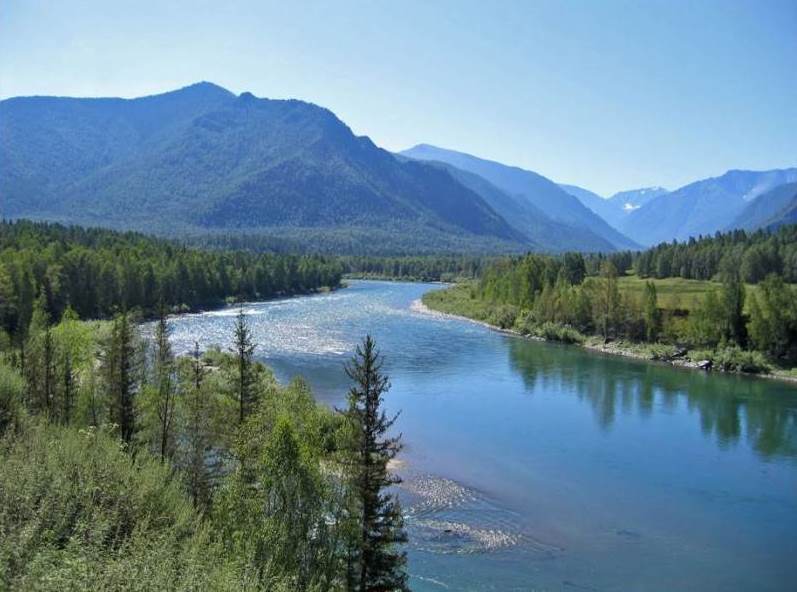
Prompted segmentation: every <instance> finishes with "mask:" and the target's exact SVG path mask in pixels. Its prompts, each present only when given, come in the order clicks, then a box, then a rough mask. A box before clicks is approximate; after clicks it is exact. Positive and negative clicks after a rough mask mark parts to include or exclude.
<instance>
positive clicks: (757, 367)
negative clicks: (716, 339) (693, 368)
mask: <svg viewBox="0 0 797 592" xmlns="http://www.w3.org/2000/svg"><path fill="white" fill-rule="evenodd" d="M689 359H690V360H691V361H693V362H700V361H703V360H708V361H710V362H711V363H712V365H713V366H714V367H715V368H716V369H717V370H722V371H723V372H747V373H750V374H759V373H764V372H769V370H770V367H769V364H768V363H767V360H766V358H765V357H764V355H763V354H762V353H761V352H757V351H746V350H743V349H742V348H740V347H739V346H738V345H731V346H725V347H721V348H718V349H716V350H693V351H691V352H689Z"/></svg>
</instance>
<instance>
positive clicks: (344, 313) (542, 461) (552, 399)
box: [173, 282, 797, 592]
mask: <svg viewBox="0 0 797 592" xmlns="http://www.w3.org/2000/svg"><path fill="white" fill-rule="evenodd" d="M438 287H439V286H434V285H430V284H404V283H390V282H352V285H351V287H349V288H347V289H345V290H340V291H338V292H335V293H331V294H325V295H319V296H310V297H301V298H293V299H286V300H281V301H275V302H267V303H259V304H252V305H249V306H247V307H246V309H245V310H246V312H247V313H248V314H249V315H250V316H249V320H250V322H251V325H252V328H253V330H254V334H255V337H256V340H257V341H258V343H259V346H258V349H257V352H256V353H257V356H258V357H259V358H260V359H262V360H264V361H265V362H266V363H268V364H269V365H270V366H271V367H272V368H273V369H274V371H275V372H276V374H277V377H278V378H279V379H280V380H284V381H287V380H289V379H290V378H291V377H292V376H295V375H302V376H304V377H305V378H306V379H307V380H308V381H309V382H310V383H311V385H312V386H313V388H314V391H315V393H316V396H317V397H318V399H319V400H321V401H323V402H325V403H327V404H330V405H340V404H342V403H343V400H344V398H345V393H346V389H347V386H348V383H347V380H346V377H345V375H344V373H343V370H342V365H343V363H344V362H345V361H347V360H348V359H349V357H350V356H351V353H352V351H353V349H354V347H355V345H356V344H357V342H358V341H359V340H360V339H361V338H362V336H364V335H365V334H366V333H368V332H370V333H371V334H372V335H374V337H375V338H376V340H377V343H378V345H379V346H380V348H381V350H382V352H383V353H384V354H385V358H386V365H385V369H386V371H387V372H388V373H389V375H390V378H391V381H392V389H391V390H390V392H389V393H388V395H387V396H386V402H387V405H388V407H389V408H390V410H393V411H398V410H401V412H402V413H401V417H400V419H399V421H398V422H397V426H398V429H399V430H400V431H402V432H403V435H404V442H405V445H406V446H405V450H404V452H403V453H402V459H403V460H404V461H406V465H405V466H403V467H402V468H401V472H402V474H403V475H404V476H405V478H406V482H405V484H404V485H403V489H402V494H401V495H402V499H403V503H404V509H405V513H406V515H407V525H408V530H409V532H410V537H411V544H410V548H409V557H410V563H409V568H410V573H411V585H412V589H413V590H415V591H422V592H424V591H435V590H473V591H482V590H502V591H503V590H523V591H529V590H568V591H570V590H573V591H578V590H591V591H609V590H616V591H629V590H645V591H655V590H662V591H665V590H666V591H671V590H700V591H708V590H722V591H729V590H793V589H794V587H795V585H797V584H795V582H797V561H796V560H795V557H797V389H796V388H795V387H794V386H792V385H787V384H782V383H779V382H775V381H768V380H756V379H750V378H744V377H735V376H723V375H717V374H713V375H708V374H703V373H699V372H694V371H688V370H678V369H673V368H670V367H667V366H663V365H656V364H650V363H645V362H639V361H634V360H628V359H624V358H617V357H610V356H602V355H598V354H594V353H588V352H585V351H583V350H581V349H579V348H576V347H569V346H560V345H553V344H546V343H537V342H531V341H526V340H523V339H520V338H516V337H512V336H508V335H503V334H500V333H497V332H494V331H490V330H489V329H487V328H485V327H482V326H480V325H477V324H475V323H470V322H467V321H462V320H457V319H450V318H445V317H442V316H440V315H434V314H428V313H424V312H422V311H420V310H419V309H418V307H417V306H413V302H416V301H417V299H418V298H420V296H421V295H422V294H423V293H424V292H426V291H427V290H430V289H436V288H438ZM236 312H237V311H236V310H223V311H217V312H211V313H206V314H199V315H185V316H182V317H179V318H177V319H175V320H174V334H173V340H174V343H175V346H176V348H177V350H178V351H188V350H189V349H190V348H192V347H193V342H194V340H195V339H198V340H199V343H200V346H202V347H206V346H208V345H211V344H219V345H222V346H223V347H225V346H228V345H229V342H230V337H231V335H232V324H233V322H234V317H235V314H236Z"/></svg>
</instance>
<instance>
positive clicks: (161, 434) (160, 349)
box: [154, 304, 177, 462]
mask: <svg viewBox="0 0 797 592" xmlns="http://www.w3.org/2000/svg"><path fill="white" fill-rule="evenodd" d="M170 334H171V328H170V327H169V323H168V322H167V320H166V309H165V308H164V306H163V304H161V306H160V314H159V316H158V324H157V325H156V327H155V367H154V378H155V389H156V396H157V405H156V409H157V413H158V444H159V449H160V458H161V462H163V461H165V460H166V457H167V455H168V453H169V450H170V446H171V443H172V428H173V424H174V412H175V407H176V403H177V392H176V384H175V376H174V372H175V368H174V355H173V354H172V348H171V345H170V343H169V336H170Z"/></svg>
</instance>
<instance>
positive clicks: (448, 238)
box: [0, 83, 544, 250]
mask: <svg viewBox="0 0 797 592" xmlns="http://www.w3.org/2000/svg"><path fill="white" fill-rule="evenodd" d="M0 162H1V163H2V168H3V172H4V174H3V175H2V177H0V206H1V207H2V212H0V214H2V215H3V216H7V217H31V218H37V219H51V220H58V221H65V222H76V223H82V224H94V225H102V226H110V227H116V228H132V229H137V230H146V231H155V232H159V233H177V234H180V233H184V232H193V233H196V232H201V231H203V229H204V230H207V231H213V232H244V231H245V232H248V233H258V232H270V231H272V230H274V231H279V232H285V229H286V228H292V229H296V230H297V232H304V231H307V232H312V235H313V236H319V233H321V234H322V235H323V233H324V232H329V233H330V234H334V235H335V237H336V239H339V237H340V234H341V231H342V230H344V229H351V231H352V232H351V234H352V236H357V237H362V236H368V234H369V232H371V231H373V235H374V236H380V237H384V236H385V235H386V234H387V235H391V236H392V237H393V238H395V240H397V241H403V243H404V244H406V245H407V246H408V248H411V247H412V246H413V245H417V246H418V248H419V249H421V250H429V249H431V250H434V249H435V248H437V246H439V247H440V248H443V249H449V250H450V249H454V250H461V249H468V248H475V249H488V250H496V249H498V250H527V249H530V248H544V246H541V245H537V244H535V243H534V242H533V241H532V240H530V239H529V238H528V237H526V236H525V235H524V234H522V233H520V232H518V231H517V230H516V229H515V228H513V227H512V226H510V225H509V224H508V223H507V221H506V220H504V219H503V218H502V217H501V216H500V215H498V214H497V213H496V212H495V211H494V210H493V209H492V208H491V207H490V206H489V205H488V204H487V203H486V202H485V201H484V200H483V199H482V198H481V197H480V196H479V195H478V194H476V193H475V192H473V191H472V190H470V189H468V188H467V187H465V186H463V185H462V184H460V183H458V182H457V181H455V180H454V179H453V178H452V176H451V175H450V174H449V173H448V172H446V171H442V170H440V169H439V168H438V167H434V166H429V165H427V164H424V163H419V162H415V161H403V160H400V159H397V158H396V157H395V156H394V155H392V154H391V153H389V152H387V151H385V150H382V149H380V148H378V147H377V146H375V145H374V144H373V143H372V142H371V141H370V140H369V139H368V138H367V137H357V136H355V135H354V134H353V133H352V132H351V130H350V129H349V128H348V127H347V126H346V125H345V124H344V123H343V122H341V121H340V120H339V119H338V118H337V117H336V116H335V115H334V114H333V113H332V112H331V111H329V110H327V109H324V108H322V107H318V106H316V105H313V104H310V103H305V102H302V101H296V100H287V101H278V100H269V99H258V98H256V97H254V96H253V95H251V94H250V93H243V94H241V95H239V96H236V95H234V94H232V93H230V92H229V91H227V90H225V89H223V88H221V87H218V86H216V85H213V84H210V83H200V84H196V85H192V86H189V87H186V88H183V89H180V90H177V91H173V92H169V93H164V94H161V95H154V96H151V97H143V98H139V99H72V98H58V97H28V98H14V99H8V100H5V101H0ZM368 242H370V241H367V240H366V241H365V248H366V249H367V248H368V246H369V245H368Z"/></svg>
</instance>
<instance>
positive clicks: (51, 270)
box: [0, 221, 342, 343]
mask: <svg viewBox="0 0 797 592" xmlns="http://www.w3.org/2000/svg"><path fill="white" fill-rule="evenodd" d="M341 273H342V269H341V265H340V264H339V262H337V261H336V260H334V259H332V258H327V257H320V256H310V255H305V256H292V255H272V254H257V253H252V252H244V251H220V250H216V251H212V250H199V249H193V248H188V247H186V246H184V245H181V244H178V243H175V242H171V241H167V240H160V239H154V238H150V237H147V236H144V235H141V234H137V233H132V232H126V233H120V232H115V231H110V230H102V229H86V228H80V227H77V226H62V225H59V224H47V223H36V222H29V221H17V222H0V332H2V333H0V339H3V335H5V336H6V337H5V338H8V337H9V336H10V337H12V338H14V339H15V340H16V342H17V343H21V342H22V340H23V339H24V337H25V335H26V334H27V329H28V325H29V324H30V321H31V318H32V314H33V306H34V302H35V301H36V300H37V299H38V298H43V303H44V308H45V310H46V312H47V313H48V314H49V315H50V316H51V317H52V318H55V319H58V318H60V317H61V315H63V313H64V311H66V310H67V309H68V308H70V309H72V310H73V311H75V312H76V313H77V314H78V315H79V316H80V318H90V319H94V318H108V317H110V316H111V315H113V314H114V313H115V312H116V311H120V310H134V309H139V310H141V311H144V312H145V313H148V314H152V313H154V312H156V311H157V309H158V307H159V306H160V304H164V305H166V306H168V307H170V308H171V309H180V310H188V309H194V308H197V307H201V306H212V305H218V304H219V303H223V302H224V300H225V299H230V298H236V299H265V298H271V297H274V296H277V295H288V294H297V293H303V292H309V291H313V290H318V289H320V288H322V287H331V288H334V287H336V286H338V285H339V283H340V277H341Z"/></svg>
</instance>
